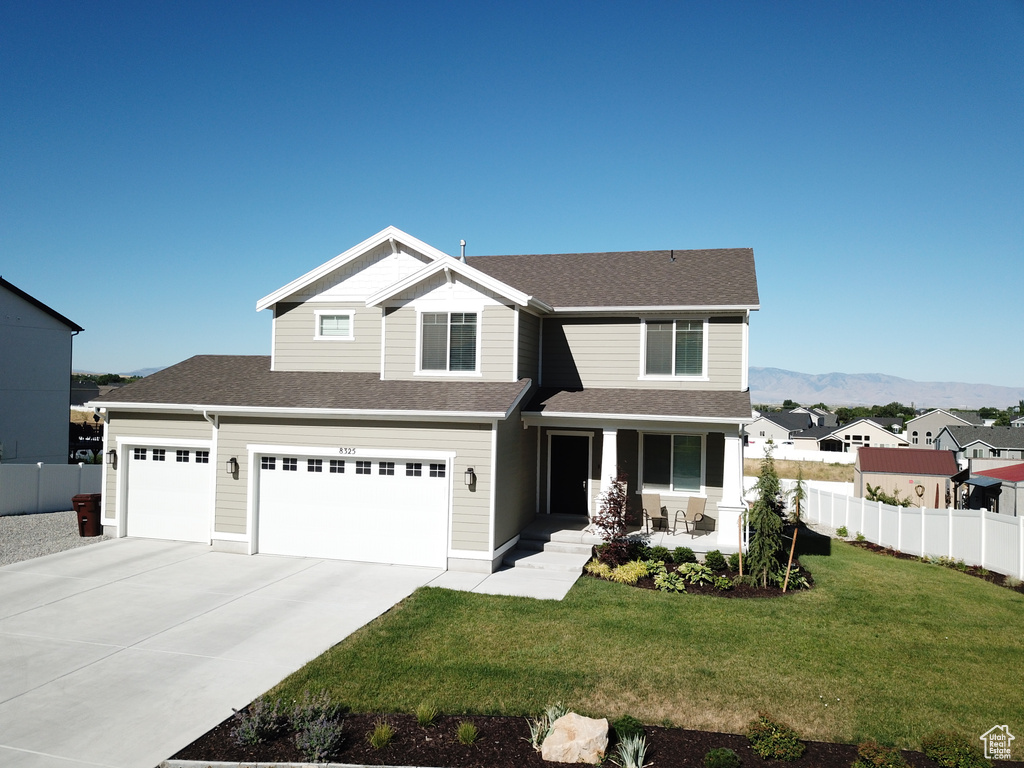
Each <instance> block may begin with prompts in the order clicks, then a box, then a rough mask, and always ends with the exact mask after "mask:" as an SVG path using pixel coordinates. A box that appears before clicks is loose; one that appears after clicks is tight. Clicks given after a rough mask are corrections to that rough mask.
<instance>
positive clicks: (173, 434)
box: [103, 411, 216, 518]
mask: <svg viewBox="0 0 1024 768" xmlns="http://www.w3.org/2000/svg"><path fill="white" fill-rule="evenodd" d="M106 430H107V448H108V449H110V448H114V447H116V446H117V438H119V437H141V438H143V440H141V441H140V442H142V443H145V438H151V439H152V438H156V439H161V440H174V439H181V440H212V439H213V425H212V424H210V422H208V421H207V420H206V419H204V418H203V417H202V416H199V415H196V416H191V415H188V414H157V413H147V414H137V413H125V412H117V411H114V412H108V413H107V427H106ZM124 460H125V457H123V456H119V457H118V466H123V464H122V462H123V461H124ZM210 461H211V462H212V461H213V457H212V456H211V457H210ZM117 473H118V469H115V468H114V467H112V466H109V465H108V466H107V485H106V488H104V489H103V516H104V517H108V518H113V517H114V499H116V498H117ZM214 473H216V468H214Z"/></svg>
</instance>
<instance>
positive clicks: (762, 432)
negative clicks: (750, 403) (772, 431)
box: [761, 429, 764, 437]
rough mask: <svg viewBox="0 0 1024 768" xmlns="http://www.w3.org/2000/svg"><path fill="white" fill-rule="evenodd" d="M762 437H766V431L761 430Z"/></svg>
mask: <svg viewBox="0 0 1024 768" xmlns="http://www.w3.org/2000/svg"><path fill="white" fill-rule="evenodd" d="M761 437H764V430H763V429H762V430H761Z"/></svg>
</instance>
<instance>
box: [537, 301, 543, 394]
mask: <svg viewBox="0 0 1024 768" xmlns="http://www.w3.org/2000/svg"><path fill="white" fill-rule="evenodd" d="M537 386H538V387H543V386H544V318H543V317H541V318H540V323H539V324H538V327H537Z"/></svg>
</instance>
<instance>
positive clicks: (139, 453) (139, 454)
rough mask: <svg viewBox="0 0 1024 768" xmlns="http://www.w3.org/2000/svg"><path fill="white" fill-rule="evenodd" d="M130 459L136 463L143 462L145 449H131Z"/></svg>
mask: <svg viewBox="0 0 1024 768" xmlns="http://www.w3.org/2000/svg"><path fill="white" fill-rule="evenodd" d="M132 457H133V458H134V459H135V460H136V461H145V460H146V449H145V448H135V449H133V451H132Z"/></svg>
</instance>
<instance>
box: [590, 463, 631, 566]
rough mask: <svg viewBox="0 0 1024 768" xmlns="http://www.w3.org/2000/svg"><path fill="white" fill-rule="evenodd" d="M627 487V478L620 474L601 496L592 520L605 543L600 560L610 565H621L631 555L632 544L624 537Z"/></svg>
mask: <svg viewBox="0 0 1024 768" xmlns="http://www.w3.org/2000/svg"><path fill="white" fill-rule="evenodd" d="M627 485H628V478H627V476H626V475H625V474H624V473H621V472H620V473H619V475H618V477H616V478H615V479H614V480H612V482H611V484H610V485H609V486H608V490H606V491H605V492H604V493H602V494H601V508H600V510H599V511H598V512H597V514H596V515H594V517H593V518H592V520H593V523H594V527H595V528H597V530H598V532H599V533H600V535H601V538H602V539H604V542H605V543H604V546H603V547H602V548H600V552H601V556H600V557H601V560H602V562H606V563H609V564H611V565H621V564H623V563H625V562H627V561H629V559H630V557H631V555H632V554H633V551H632V550H633V546H632V543H631V542H630V540H629V538H628V537H627V536H626V524H627V517H628V514H629V496H628V495H627V493H626V488H627Z"/></svg>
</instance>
